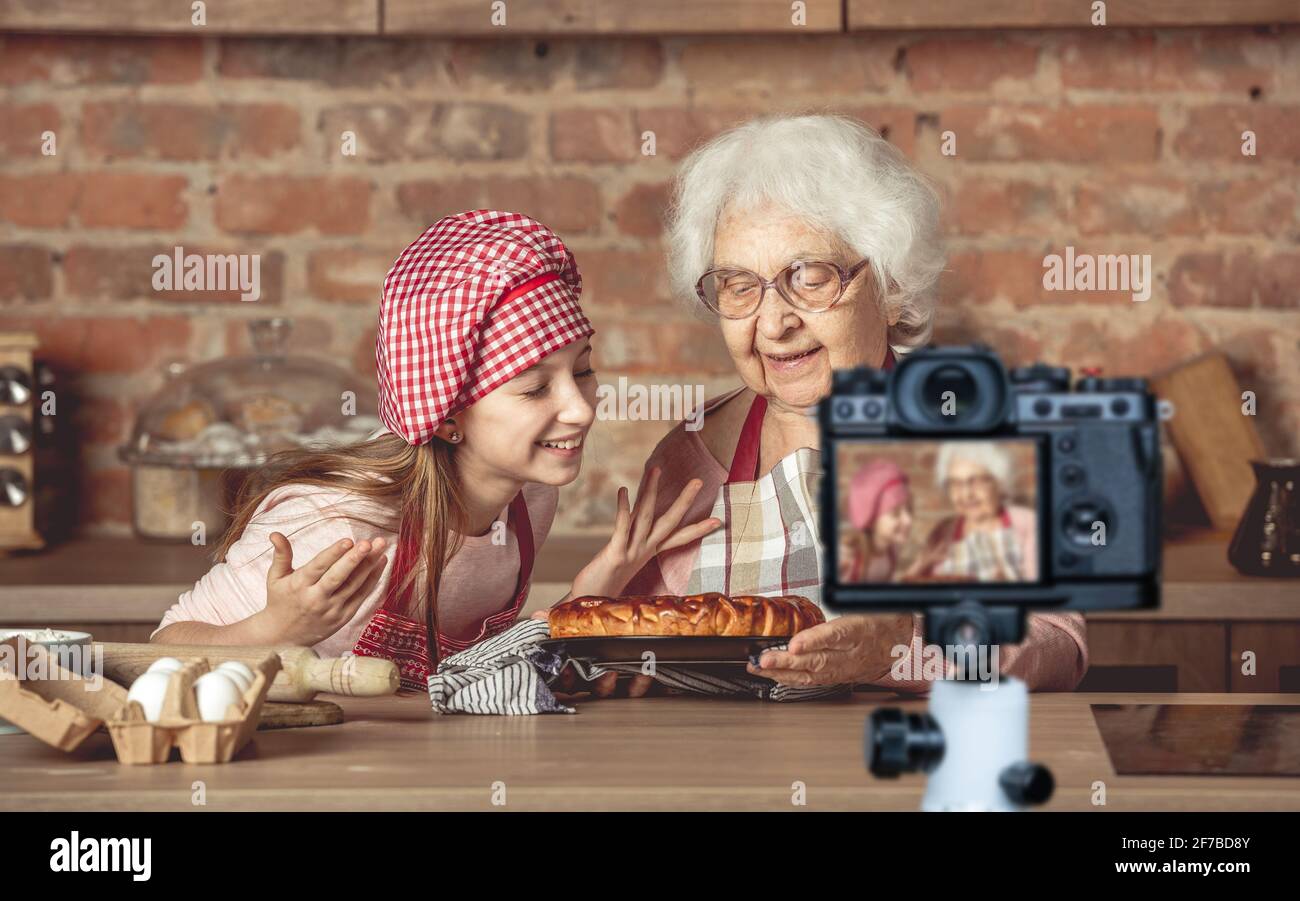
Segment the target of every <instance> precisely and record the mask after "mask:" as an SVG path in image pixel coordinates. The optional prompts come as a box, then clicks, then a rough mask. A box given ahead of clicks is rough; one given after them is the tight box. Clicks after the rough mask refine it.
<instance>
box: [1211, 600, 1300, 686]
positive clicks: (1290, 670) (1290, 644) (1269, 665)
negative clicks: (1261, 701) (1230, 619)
mask: <svg viewBox="0 0 1300 901" xmlns="http://www.w3.org/2000/svg"><path fill="white" fill-rule="evenodd" d="M1297 588H1300V586H1297ZM1246 651H1254V652H1255V674H1254V675H1253V676H1248V675H1246V674H1245V673H1243V672H1242V671H1241V668H1242V654H1243V653H1245V652H1246ZM1227 662H1228V679H1229V686H1230V690H1231V691H1279V692H1300V623H1295V622H1261V623H1235V624H1234V625H1233V627H1232V641H1231V644H1230V647H1229V653H1228V661H1227Z"/></svg>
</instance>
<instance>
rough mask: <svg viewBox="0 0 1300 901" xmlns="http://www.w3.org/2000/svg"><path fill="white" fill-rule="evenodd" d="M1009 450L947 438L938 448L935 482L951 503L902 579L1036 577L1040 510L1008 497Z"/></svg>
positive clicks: (1027, 579)
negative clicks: (947, 512) (946, 514)
mask: <svg viewBox="0 0 1300 901" xmlns="http://www.w3.org/2000/svg"><path fill="white" fill-rule="evenodd" d="M1012 470H1013V467H1012V463H1011V457H1010V455H1009V454H1008V453H1007V452H1006V451H1005V450H1004V449H1003V448H1001V447H999V446H998V445H996V444H994V443H993V442H991V441H969V442H967V441H949V442H947V443H946V444H944V445H943V447H942V448H941V449H940V450H939V459H938V461H937V462H936V464H935V482H936V484H937V485H938V487H939V490H940V491H942V492H944V493H946V494H947V496H948V501H949V503H951V504H952V508H953V511H954V515H953V516H949V517H947V518H945V519H943V520H941V521H940V522H939V523H938V524H937V525H936V526H935V527H934V528H933V529H931V530H930V535H929V537H928V538H927V539H926V542H925V549H924V550H923V551H922V553H921V555H920V557H919V558H918V559H917V561H916V563H915V564H913V566H912V567H911V568H909V570H908V572H907V576H906V577H905V579H904V581H910V580H923V579H925V578H926V577H930V576H937V577H941V578H951V579H958V580H960V581H964V582H1036V581H1037V580H1038V515H1037V514H1036V513H1035V512H1034V511H1033V510H1031V509H1030V508H1028V507H1023V506H1020V505H1018V504H1012V503H1010V502H1009V500H1008V499H1009V498H1010V497H1011V496H1012V492H1013V489H1012V485H1013V484H1014V473H1013V471H1012Z"/></svg>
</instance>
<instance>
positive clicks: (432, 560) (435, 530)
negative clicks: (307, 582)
mask: <svg viewBox="0 0 1300 901" xmlns="http://www.w3.org/2000/svg"><path fill="white" fill-rule="evenodd" d="M454 453H455V450H454V448H453V447H452V446H451V445H449V444H447V443H446V442H444V441H441V440H436V439H435V440H433V441H430V442H428V443H427V444H422V445H419V446H418V447H416V446H412V445H410V444H407V443H406V441H405V440H404V439H402V438H401V437H399V436H397V435H394V434H392V433H387V434H384V435H380V436H379V437H377V438H374V439H372V440H370V441H366V442H364V443H361V444H357V445H351V446H348V447H343V448H339V449H337V450H326V451H320V450H296V449H295V450H287V451H281V452H279V453H276V454H273V455H272V456H271V457H270V459H268V460H267V462H266V463H265V464H264V465H262V466H260V467H258V468H257V469H254V470H252V471H250V472H249V473H248V476H247V477H246V478H245V479H244V481H243V483H242V484H241V485H240V486H239V488H238V490H237V491H236V493H235V495H234V498H233V500H232V503H231V505H230V507H229V512H230V516H231V523H230V526H229V527H228V528H227V529H226V531H225V532H224V533H223V534H222V536H221V540H220V541H219V542H218V543H217V547H216V549H215V550H214V551H213V561H214V562H217V563H220V562H222V561H224V560H225V559H226V554H227V553H228V552H229V550H230V548H231V546H232V545H233V544H234V543H235V542H236V541H237V540H239V537H240V536H241V535H242V534H243V533H244V529H245V528H246V527H247V526H248V523H249V521H250V520H252V518H253V516H254V514H255V513H256V512H257V509H258V507H260V506H261V504H262V502H263V501H264V500H265V499H266V497H267V496H268V495H269V494H270V493H271V492H272V491H274V490H275V489H277V488H279V487H281V486H283V485H288V484H290V483H298V484H305V485H316V486H320V487H324V488H336V489H343V490H345V491H348V492H349V493H351V494H353V495H358V496H361V497H365V498H369V499H371V500H374V501H377V502H378V503H379V504H380V505H381V506H382V507H383V508H385V509H387V510H390V511H392V515H391V517H388V518H386V519H383V520H380V521H375V520H372V519H368V518H366V517H364V516H361V515H359V514H358V513H357V512H356V509H355V507H353V508H352V509H341V510H340V511H339V512H338V513H337V514H334V515H337V516H342V517H346V518H348V519H352V520H356V521H358V522H364V523H366V524H367V525H370V526H373V527H374V528H377V529H382V530H385V531H395V532H397V533H398V538H397V553H396V556H395V560H394V564H393V568H392V571H391V572H390V573H389V579H388V589H387V594H386V595H385V597H384V601H385V603H386V605H387V606H388V609H391V610H393V611H395V612H398V613H401V614H403V615H405V616H409V617H411V618H413V619H416V620H417V621H418V620H420V619H423V620H424V622H425V624H426V627H427V628H428V630H429V634H428V638H429V656H430V662H431V664H432V665H434V666H436V665H437V658H438V646H437V642H436V641H434V636H436V635H437V634H438V631H437V624H438V614H437V603H436V598H437V591H438V586H439V584H440V583H441V581H442V573H443V570H444V569H445V567H446V564H447V561H448V560H449V559H451V557H452V555H454V554H455V553H456V551H457V550H459V543H460V538H459V536H461V535H463V534H464V532H465V522H466V514H465V505H464V502H463V501H462V499H461V497H460V493H459V492H458V490H457V484H456V478H455V474H454V468H453V461H452V457H453V455H454ZM449 531H450V532H454V533H455V535H456V536H457V537H456V539H455V543H454V544H453V542H452V539H451V536H450V535H449V534H448V532H449ZM266 552H267V553H270V552H271V549H270V546H269V545H268V546H267V551H266ZM430 601H433V602H432V603H430ZM389 602H391V603H389Z"/></svg>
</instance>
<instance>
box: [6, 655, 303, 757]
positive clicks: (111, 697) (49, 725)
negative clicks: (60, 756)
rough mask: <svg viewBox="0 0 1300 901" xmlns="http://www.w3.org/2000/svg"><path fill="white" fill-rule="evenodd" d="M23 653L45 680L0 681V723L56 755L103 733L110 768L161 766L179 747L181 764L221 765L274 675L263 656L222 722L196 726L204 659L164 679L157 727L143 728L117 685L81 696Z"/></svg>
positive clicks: (59, 672) (251, 721) (54, 666)
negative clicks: (109, 744) (109, 745)
mask: <svg viewBox="0 0 1300 901" xmlns="http://www.w3.org/2000/svg"><path fill="white" fill-rule="evenodd" d="M28 647H29V651H28V653H29V656H30V657H33V658H34V657H39V656H41V655H44V657H45V659H44V660H43V661H42V663H43V664H44V666H45V667H46V670H45V671H46V673H47V674H48V677H47V678H45V679H37V680H20V679H17V678H14V677H13V676H7V677H3V678H0V716H2V717H4V718H5V719H7V720H9V721H10V722H11V723H14V724H15V725H18V726H21V727H22V728H23V729H25V730H26V731H27V732H28V733H30V734H31V735H33V736H34V737H36V738H39V739H40V740H41V741H43V742H45V743H46V744H49V745H52V746H54V747H56V748H58V749H59V750H61V751H71V750H73V749H75V748H76V747H77V746H78V745H80V744H81V743H82V742H83V741H84V740H85V739H86V737H87V736H89V735H90V734H91V733H92V732H94V731H95V730H96V729H98V728H99V727H100V726H106V727H107V728H108V733H109V736H110V737H111V738H112V741H113V748H114V750H115V751H116V752H117V759H118V762H120V763H125V764H151V763H166V762H167V760H168V759H169V758H170V757H171V750H172V748H173V747H178V748H180V754H181V759H182V760H183V761H185V762H186V763H228V762H229V761H230V759H231V758H232V757H234V756H235V754H237V753H238V752H239V750H240V749H241V748H242V747H243V746H244V745H245V744H247V743H248V740H249V739H250V738H252V737H253V733H254V732H255V731H257V721H258V717H259V715H260V714H261V711H262V704H263V703H264V702H265V701H266V694H267V691H268V689H269V688H270V686H271V683H272V682H273V681H274V680H275V676H276V673H278V672H279V671H280V658H279V656H278V655H276V654H269V655H267V656H266V657H264V658H263V659H262V660H261V661H259V662H258V663H256V664H254V665H253V666H252V670H253V682H252V684H251V685H250V686H249V687H248V690H247V691H245V692H243V694H242V695H240V697H239V700H238V701H237V702H236V703H235V704H232V705H230V708H229V709H228V710H227V713H226V717H225V719H222V720H220V721H216V722H204V721H203V720H202V719H201V718H200V717H199V712H198V703H197V702H196V701H195V699H194V692H193V691H192V688H193V685H194V682H195V680H197V679H198V678H199V676H202V675H203V674H204V673H206V672H209V671H210V670H211V669H212V664H211V663H210V662H209V660H208V658H206V657H201V658H199V659H197V660H192V661H190V662H189V663H187V664H185V665H184V666H182V667H181V668H180V669H179V670H177V671H176V672H174V673H171V674H170V675H169V678H168V681H167V689H166V693H165V694H164V695H163V703H162V710H161V711H160V715H159V718H158V721H157V722H150V721H148V720H147V719H145V715H144V708H143V707H141V706H140V704H139V703H138V702H136V701H130V700H128V699H127V690H126V689H125V688H123V687H122V686H121V685H118V684H117V683H116V682H114V681H112V680H111V679H108V678H107V677H104V678H103V680H102V682H103V684H102V685H101V686H100V689H99V690H98V691H88V690H87V689H86V684H85V680H83V679H82V678H81V677H80V676H78V675H75V674H72V673H70V672H68V671H67V670H64V669H63V668H62V667H61V666H59V664H58V662H57V661H56V660H55V659H54V657H53V655H50V654H48V653H47V652H46V651H45V649H44V648H42V647H40V646H39V645H36V646H28Z"/></svg>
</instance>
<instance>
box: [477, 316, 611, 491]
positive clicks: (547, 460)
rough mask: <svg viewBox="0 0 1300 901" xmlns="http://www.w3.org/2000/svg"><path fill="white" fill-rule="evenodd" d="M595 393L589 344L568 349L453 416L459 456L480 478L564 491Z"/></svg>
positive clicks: (577, 465) (574, 471)
mask: <svg viewBox="0 0 1300 901" xmlns="http://www.w3.org/2000/svg"><path fill="white" fill-rule="evenodd" d="M597 387H598V385H597V383H596V371H595V370H594V369H593V368H592V366H591V340H590V339H589V338H584V339H583V340H581V341H575V342H573V343H572V344H568V345H566V346H565V347H562V348H560V349H559V350H557V351H556V352H555V353H553V354H551V355H550V356H548V357H546V358H544V359H542V360H540V361H538V362H537V363H536V364H534V365H533V366H532V367H531V368H530V369H527V370H525V371H524V372H521V373H520V374H519V375H517V376H515V377H514V378H513V379H511V380H510V381H509V382H506V383H505V384H504V385H502V386H501V387H499V388H497V389H496V390H494V391H492V393H490V394H488V395H486V396H485V397H483V398H481V399H480V400H478V401H477V402H475V403H474V404H473V405H472V406H470V407H468V408H467V409H465V410H462V411H461V412H460V413H459V414H457V415H456V417H455V419H456V422H457V423H458V425H459V426H460V431H461V432H462V433H463V434H464V436H465V437H464V441H463V442H462V443H461V445H460V447H459V449H458V450H457V454H458V455H466V456H469V457H472V458H473V463H474V464H475V466H474V468H475V469H476V470H478V471H480V472H484V471H486V472H490V473H492V474H494V475H498V476H503V477H505V478H508V479H512V480H514V481H519V482H538V483H541V484H543V485H556V486H559V485H567V484H569V483H570V482H572V481H573V480H574V479H576V478H577V477H578V472H579V470H580V469H581V468H582V451H583V447H584V445H585V443H586V438H587V432H588V431H589V430H590V428H591V424H592V422H593V421H594V420H595V418H596V389H597Z"/></svg>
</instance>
